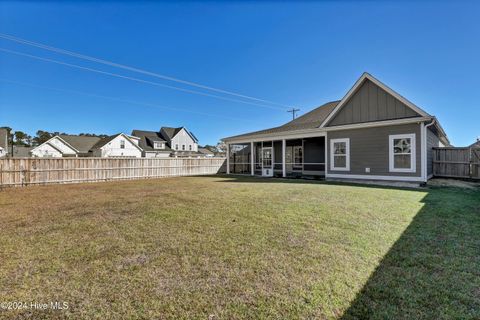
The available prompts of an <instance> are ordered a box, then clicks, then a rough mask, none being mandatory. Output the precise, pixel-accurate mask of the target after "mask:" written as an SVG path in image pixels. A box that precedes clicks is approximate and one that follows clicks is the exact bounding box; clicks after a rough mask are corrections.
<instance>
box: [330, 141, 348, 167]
mask: <svg viewBox="0 0 480 320" xmlns="http://www.w3.org/2000/svg"><path fill="white" fill-rule="evenodd" d="M330 170H332V171H333V170H336V171H350V139H349V138H345V139H332V140H330Z"/></svg>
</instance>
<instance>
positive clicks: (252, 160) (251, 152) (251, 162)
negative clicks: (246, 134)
mask: <svg viewBox="0 0 480 320" xmlns="http://www.w3.org/2000/svg"><path fill="white" fill-rule="evenodd" d="M254 161H255V156H254V154H253V141H252V142H250V174H251V175H252V176H254V175H255V164H254Z"/></svg>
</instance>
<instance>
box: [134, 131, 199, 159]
mask: <svg viewBox="0 0 480 320" xmlns="http://www.w3.org/2000/svg"><path fill="white" fill-rule="evenodd" d="M132 136H135V137H138V138H140V140H139V145H140V147H141V148H142V149H143V151H144V152H143V156H144V157H146V158H154V157H156V158H163V157H199V156H202V154H201V153H199V152H198V139H197V138H196V137H195V135H193V133H191V132H190V131H188V130H187V129H186V128H185V127H180V128H170V127H162V128H161V129H160V131H159V132H155V131H145V130H133V131H132Z"/></svg>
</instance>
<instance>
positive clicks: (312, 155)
mask: <svg viewBox="0 0 480 320" xmlns="http://www.w3.org/2000/svg"><path fill="white" fill-rule="evenodd" d="M303 147H304V149H305V150H304V156H303V157H304V162H305V164H304V167H303V169H304V170H305V171H325V138H324V137H319V138H307V139H305V140H304V141H303Z"/></svg>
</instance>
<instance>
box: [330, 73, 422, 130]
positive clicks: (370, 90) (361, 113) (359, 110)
mask: <svg viewBox="0 0 480 320" xmlns="http://www.w3.org/2000/svg"><path fill="white" fill-rule="evenodd" d="M416 116H420V115H419V114H418V113H416V112H415V111H413V110H412V109H411V108H409V107H407V106H406V105H405V104H404V103H402V102H400V101H399V100H398V99H396V98H395V97H393V96H392V95H391V94H389V93H387V92H386V91H385V90H383V89H382V88H380V87H379V86H377V85H376V84H374V83H373V82H371V81H370V80H366V81H365V82H364V83H363V84H362V85H361V86H360V88H358V90H357V92H356V93H355V94H354V95H353V96H352V97H351V98H350V99H349V100H348V101H347V103H346V104H345V105H344V106H343V107H342V108H341V110H340V111H339V112H338V113H337V114H336V115H335V117H334V118H333V119H332V120H331V121H330V123H329V124H328V126H338V125H346V124H352V123H362V122H370V121H381V120H392V119H402V118H411V117H416Z"/></svg>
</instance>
